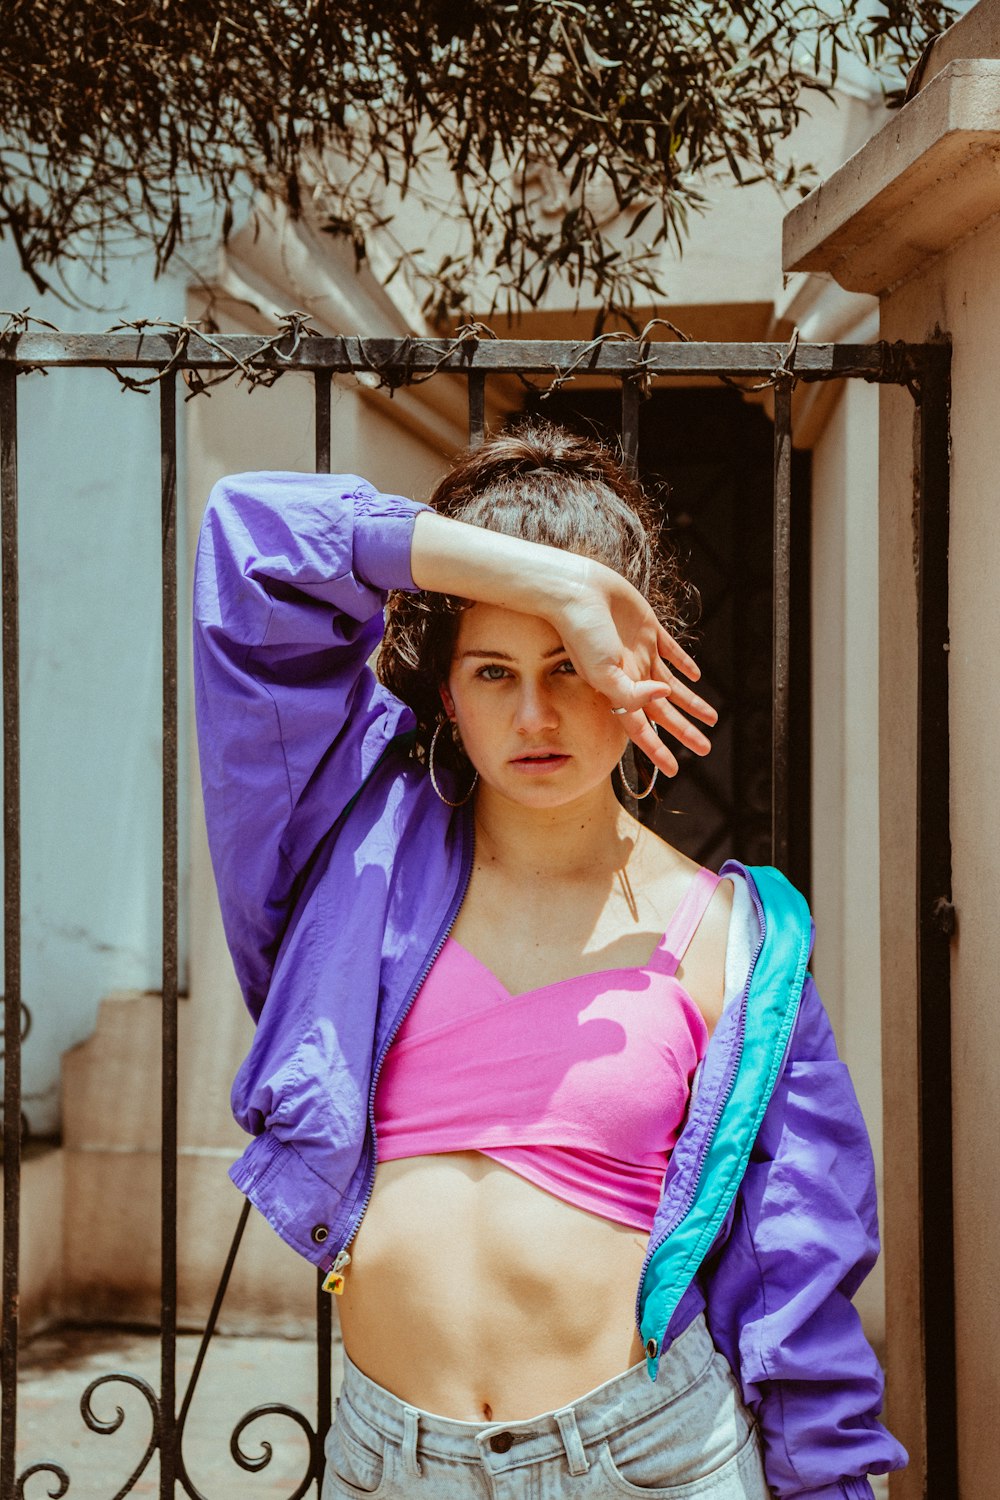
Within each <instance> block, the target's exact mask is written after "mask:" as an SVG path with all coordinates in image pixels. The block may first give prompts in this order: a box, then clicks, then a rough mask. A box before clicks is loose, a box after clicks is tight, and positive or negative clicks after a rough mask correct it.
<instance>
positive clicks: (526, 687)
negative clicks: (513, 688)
mask: <svg viewBox="0 0 1000 1500" xmlns="http://www.w3.org/2000/svg"><path fill="white" fill-rule="evenodd" d="M558 723H559V715H558V712H557V710H556V705H555V700H554V698H553V696H552V692H551V691H550V689H549V688H548V687H547V686H546V685H545V684H543V683H537V682H530V681H528V680H524V681H522V683H521V688H520V691H519V693H518V695H517V704H516V707H515V711H514V727H515V729H516V730H517V732H518V734H525V735H527V734H533V735H537V734H542V733H543V732H544V731H545V730H547V729H555V728H556V726H557V725H558Z"/></svg>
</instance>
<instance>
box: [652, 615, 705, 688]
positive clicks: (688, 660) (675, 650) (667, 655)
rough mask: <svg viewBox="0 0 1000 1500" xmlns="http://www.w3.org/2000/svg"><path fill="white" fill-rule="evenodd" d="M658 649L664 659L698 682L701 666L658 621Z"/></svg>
mask: <svg viewBox="0 0 1000 1500" xmlns="http://www.w3.org/2000/svg"><path fill="white" fill-rule="evenodd" d="M656 635H657V640H656V645H657V650H658V651H659V653H660V655H661V656H662V657H663V659H664V661H669V662H672V663H673V665H674V666H675V667H676V668H677V669H678V671H681V672H683V673H684V676H685V677H687V678H689V679H690V680H691V681H692V682H697V681H698V679H699V677H700V676H701V668H700V667H699V665H698V663H697V662H696V661H695V660H694V658H693V657H691V656H688V654H687V652H686V651H685V650H684V647H683V646H678V644H677V642H676V641H675V640H674V638H673V636H672V635H671V634H670V631H669V630H667V628H666V626H664V625H661V624H660V623H659V621H657V625H656Z"/></svg>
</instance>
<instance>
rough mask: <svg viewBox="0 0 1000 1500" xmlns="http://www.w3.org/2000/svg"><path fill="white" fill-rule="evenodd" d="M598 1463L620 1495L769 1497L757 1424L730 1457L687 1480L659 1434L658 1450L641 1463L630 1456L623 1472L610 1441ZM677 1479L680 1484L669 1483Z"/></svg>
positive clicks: (649, 1498)
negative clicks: (682, 1477)
mask: <svg viewBox="0 0 1000 1500" xmlns="http://www.w3.org/2000/svg"><path fill="white" fill-rule="evenodd" d="M598 1464H599V1466H600V1467H601V1469H602V1470H603V1471H604V1475H605V1477H606V1478H607V1480H608V1481H609V1483H610V1484H611V1486H612V1488H613V1489H615V1490H616V1491H617V1492H618V1493H619V1494H623V1495H636V1496H644V1497H645V1500H768V1491H767V1485H766V1483H765V1480H764V1470H763V1463H762V1460H761V1455H760V1438H759V1436H758V1433H757V1428H756V1426H754V1427H751V1429H750V1431H749V1433H748V1434H747V1435H746V1437H745V1439H744V1441H743V1444H742V1446H741V1447H740V1448H739V1449H738V1451H737V1452H736V1453H734V1454H733V1455H732V1457H731V1458H728V1459H727V1460H726V1461H725V1462H724V1463H723V1464H721V1465H719V1466H718V1467H715V1468H711V1469H708V1470H706V1472H704V1473H701V1474H697V1475H695V1476H693V1477H689V1478H687V1479H681V1476H680V1475H679V1474H678V1473H677V1470H676V1468H675V1466H674V1463H673V1461H672V1455H671V1451H670V1444H669V1441H664V1439H663V1437H662V1435H661V1438H660V1442H659V1445H658V1453H657V1454H656V1455H654V1454H650V1455H648V1458H647V1460H646V1461H645V1462H644V1463H641V1462H640V1463H637V1462H636V1461H635V1458H634V1457H633V1458H632V1459H631V1460H630V1461H629V1463H628V1465H627V1469H626V1470H624V1471H623V1469H622V1468H620V1467H619V1461H616V1459H615V1457H614V1455H613V1454H612V1451H611V1442H606V1443H604V1444H603V1445H602V1447H601V1450H600V1454H599V1457H598ZM678 1479H680V1483H677V1482H672V1480H673V1481H676V1480H678Z"/></svg>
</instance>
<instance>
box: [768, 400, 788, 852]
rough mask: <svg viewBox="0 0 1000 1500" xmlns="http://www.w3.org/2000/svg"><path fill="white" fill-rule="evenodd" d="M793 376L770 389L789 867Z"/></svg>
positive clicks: (782, 838)
mask: <svg viewBox="0 0 1000 1500" xmlns="http://www.w3.org/2000/svg"><path fill="white" fill-rule="evenodd" d="M791 532H792V381H791V380H779V381H778V383H777V385H776V386H775V388H774V669H773V674H774V675H773V679H772V680H773V693H772V696H773V700H774V707H773V713H772V719H771V862H772V864H775V865H777V866H778V869H779V870H787V868H788V793H789V734H790V729H791V721H790V717H789V697H790V685H791V681H790V679H791V653H790V632H791V588H792V554H791Z"/></svg>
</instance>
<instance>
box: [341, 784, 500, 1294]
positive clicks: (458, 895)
mask: <svg viewBox="0 0 1000 1500" xmlns="http://www.w3.org/2000/svg"><path fill="white" fill-rule="evenodd" d="M462 843H463V847H462V867H461V871H460V874H459V881H458V889H457V890H456V892H455V895H454V897H453V899H452V903H451V906H450V908H449V910H448V915H447V917H446V918H445V921H444V925H443V927H441V929H440V930H439V932H438V935H437V940H436V942H435V944H434V947H433V948H432V950H431V952H430V954H429V956H428V958H427V959H426V961H425V963H424V967H423V969H422V970H421V973H420V977H419V979H418V980H417V982H416V984H415V985H414V986H413V988H412V989H411V990H410V993H409V996H408V998H407V1001H406V1004H405V1005H404V1006H403V1009H402V1010H401V1011H400V1013H399V1015H398V1016H397V1017H396V1021H395V1025H394V1026H393V1028H392V1031H391V1032H390V1033H389V1036H388V1037H387V1038H386V1041H385V1045H384V1046H383V1047H382V1050H381V1051H380V1053H379V1055H378V1057H377V1058H376V1059H375V1067H374V1068H373V1070H372V1080H371V1085H370V1087H369V1090H368V1128H369V1131H370V1137H371V1143H372V1144H371V1165H370V1167H369V1169H368V1182H367V1185H366V1187H365V1197H364V1202H363V1203H362V1204H361V1207H360V1209H359V1210H358V1215H357V1218H356V1220H355V1222H354V1225H353V1227H352V1228H351V1230H350V1233H349V1234H348V1236H347V1238H346V1240H345V1241H344V1243H343V1245H342V1246H341V1248H340V1250H339V1252H338V1254H337V1257H336V1260H335V1261H334V1265H333V1270H334V1271H339V1270H341V1269H342V1268H343V1267H345V1266H347V1265H348V1264H349V1263H350V1256H349V1255H347V1247H348V1245H349V1244H350V1243H351V1241H352V1240H353V1239H354V1236H355V1235H356V1234H357V1232H358V1230H359V1229H360V1228H361V1220H362V1219H363V1218H364V1216H365V1212H366V1210H367V1208H368V1205H369V1203H370V1202H371V1196H372V1193H373V1192H374V1191H375V1169H376V1167H377V1166H378V1134H377V1132H376V1129H375V1090H376V1089H377V1088H378V1079H379V1074H380V1073H381V1071H382V1064H383V1063H384V1061H385V1059H386V1055H387V1054H388V1051H389V1048H390V1047H391V1046H392V1044H393V1042H394V1041H395V1040H396V1035H397V1033H398V1031H399V1028H400V1027H401V1026H402V1024H403V1022H404V1021H405V1020H406V1017H407V1015H408V1014H409V1011H410V1007H411V1006H412V1004H413V1002H414V1000H415V999H416V998H417V993H418V991H419V990H420V987H421V985H422V984H423V982H424V980H425V979H426V978H427V976H428V974H429V973H430V971H431V969H432V967H433V966H434V963H435V960H436V959H437V956H438V954H439V953H440V952H441V949H442V948H443V947H444V945H445V943H446V942H447V941H448V936H449V934H450V932H451V929H452V928H453V927H454V925H455V919H456V917H457V916H458V913H459V908H460V907H461V905H462V902H463V901H464V900H465V893H466V891H467V890H468V889H469V881H470V879H471V878H472V862H473V858H474V856H475V848H476V838H475V823H474V821H473V818H472V815H471V813H470V814H469V815H468V828H467V829H463V831H462ZM345 1255H347V1259H346V1260H344V1259H342V1257H343V1256H345Z"/></svg>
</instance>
